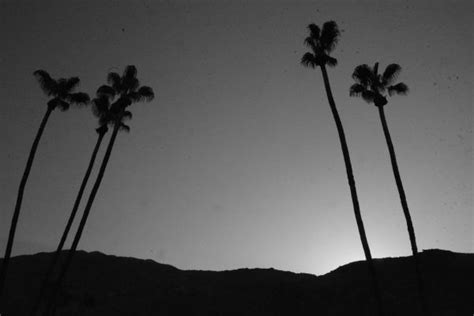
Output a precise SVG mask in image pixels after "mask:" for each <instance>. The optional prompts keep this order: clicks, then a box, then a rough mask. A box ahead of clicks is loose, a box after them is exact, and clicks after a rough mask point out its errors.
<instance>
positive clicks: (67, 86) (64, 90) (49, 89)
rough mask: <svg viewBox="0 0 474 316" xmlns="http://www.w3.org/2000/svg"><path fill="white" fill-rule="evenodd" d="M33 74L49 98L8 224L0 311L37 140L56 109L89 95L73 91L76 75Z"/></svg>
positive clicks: (84, 101)
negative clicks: (68, 76) (56, 77)
mask: <svg viewBox="0 0 474 316" xmlns="http://www.w3.org/2000/svg"><path fill="white" fill-rule="evenodd" d="M33 75H34V76H35V77H36V79H37V80H38V82H39V84H40V87H41V89H42V90H43V92H44V93H45V94H46V95H47V96H48V97H51V99H50V100H49V101H48V103H47V108H46V113H45V114H44V116H43V120H42V121H41V124H40V127H39V129H38V131H37V133H36V137H35V139H34V141H33V145H32V146H31V149H30V154H29V156H28V161H27V163H26V167H25V171H24V172H23V177H22V178H21V181H20V186H19V188H18V195H17V200H16V204H15V210H14V212H13V217H12V221H11V224H10V232H9V235H8V242H7V247H6V249H5V255H4V259H3V264H2V268H1V270H0V312H1V310H2V306H3V304H2V302H3V295H2V294H3V289H4V286H5V279H6V274H7V270H8V264H9V262H10V256H11V252H12V248H13V241H14V238H15V232H16V226H17V223H18V218H19V216H20V210H21V202H22V200H23V193H24V191H25V187H26V182H27V180H28V175H29V174H30V170H31V166H32V165H33V160H34V157H35V154H36V150H37V148H38V144H39V141H40V139H41V136H42V135H43V131H44V128H45V126H46V123H47V122H48V119H49V116H50V115H51V113H52V112H53V111H54V110H55V109H56V108H59V109H60V110H62V111H66V110H68V109H69V107H70V106H71V105H87V104H88V103H89V96H88V95H87V94H86V93H83V92H74V90H75V89H76V88H77V86H78V85H79V81H80V80H79V78H78V77H71V78H67V79H64V78H61V79H53V78H51V76H50V75H49V74H48V73H47V72H46V71H44V70H37V71H35V72H34V73H33Z"/></svg>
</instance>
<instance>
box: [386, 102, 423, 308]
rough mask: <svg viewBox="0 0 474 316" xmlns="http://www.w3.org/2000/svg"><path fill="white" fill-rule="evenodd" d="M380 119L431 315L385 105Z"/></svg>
mask: <svg viewBox="0 0 474 316" xmlns="http://www.w3.org/2000/svg"><path fill="white" fill-rule="evenodd" d="M378 109H379V115H380V120H381V121H382V128H383V132H384V134H385V140H386V141H387V147H388V152H389V154H390V161H391V162H392V169H393V175H394V177H395V183H396V184H397V188H398V194H399V195H400V202H401V204H402V209H403V214H404V215H405V220H406V222H407V229H408V236H409V237H410V244H411V251H412V253H413V261H414V264H415V270H416V271H415V272H416V278H417V282H418V292H419V293H418V294H419V296H420V303H421V308H422V312H423V315H429V312H428V308H427V305H426V301H425V297H424V286H423V279H422V276H421V269H420V259H419V257H418V247H417V245H416V236H415V228H414V227H413V222H412V220H411V216H410V210H409V209H408V203H407V198H406V196H405V190H404V189H403V184H402V179H401V177H400V171H399V170H398V163H397V157H396V156H395V149H394V147H393V142H392V138H391V137H390V132H389V130H388V125H387V120H386V119H385V112H384V109H383V106H378Z"/></svg>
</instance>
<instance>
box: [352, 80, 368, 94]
mask: <svg viewBox="0 0 474 316" xmlns="http://www.w3.org/2000/svg"><path fill="white" fill-rule="evenodd" d="M365 90H367V89H366V88H365V87H364V86H363V85H361V84H360V83H354V84H353V85H352V86H351V87H350V88H349V95H350V96H351V97H358V96H360V95H361V94H362V92H364V91H365Z"/></svg>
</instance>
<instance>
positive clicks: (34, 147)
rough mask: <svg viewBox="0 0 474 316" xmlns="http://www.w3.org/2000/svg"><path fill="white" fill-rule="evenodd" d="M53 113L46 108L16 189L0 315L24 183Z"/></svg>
mask: <svg viewBox="0 0 474 316" xmlns="http://www.w3.org/2000/svg"><path fill="white" fill-rule="evenodd" d="M52 111H53V107H51V106H48V109H47V111H46V113H45V114H44V116H43V120H42V121H41V124H40V127H39V129H38V132H37V133H36V137H35V140H34V141H33V145H32V146H31V149H30V155H29V156H28V161H27V163H26V168H25V171H24V172H23V177H22V178H21V182H20V187H19V188H18V195H17V199H16V204H15V211H14V213H13V217H12V221H11V224H10V232H9V235H8V242H7V247H6V249H5V255H4V257H3V263H2V268H1V271H0V313H1V312H2V310H3V307H4V304H3V289H4V287H5V279H6V275H7V270H8V264H9V263H10V257H11V252H12V248H13V240H14V239H15V232H16V226H17V224H18V218H19V217H20V209H21V202H22V201H23V192H24V191H25V186H26V182H27V180H28V175H29V174H30V170H31V166H32V165H33V160H34V158H35V154H36V150H37V148H38V144H39V141H40V139H41V136H42V135H43V131H44V128H45V126H46V123H47V122H48V119H49V116H50V115H51V112H52Z"/></svg>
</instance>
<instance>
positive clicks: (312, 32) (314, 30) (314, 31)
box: [308, 23, 321, 40]
mask: <svg viewBox="0 0 474 316" xmlns="http://www.w3.org/2000/svg"><path fill="white" fill-rule="evenodd" d="M308 30H309V36H310V37H312V38H313V39H315V40H318V39H319V36H320V35H321V29H320V28H319V26H317V25H316V24H314V23H311V24H310V25H308Z"/></svg>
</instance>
